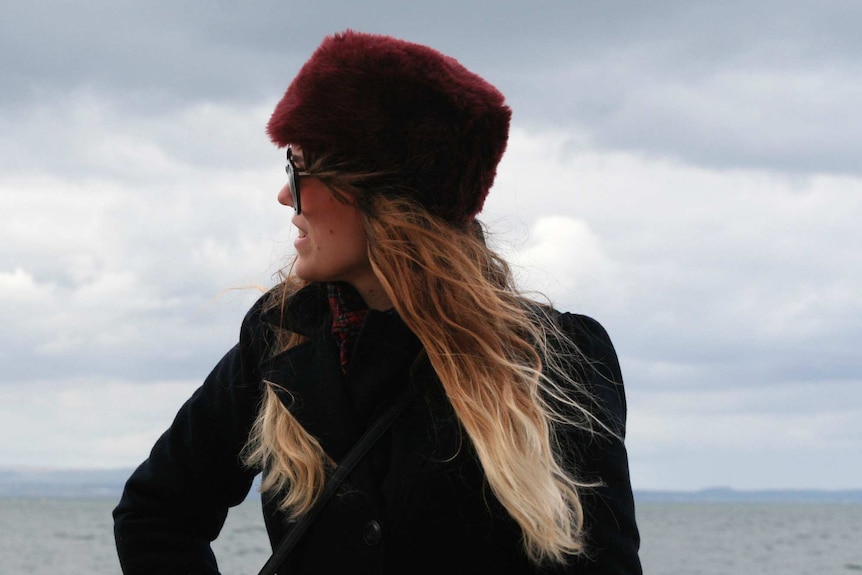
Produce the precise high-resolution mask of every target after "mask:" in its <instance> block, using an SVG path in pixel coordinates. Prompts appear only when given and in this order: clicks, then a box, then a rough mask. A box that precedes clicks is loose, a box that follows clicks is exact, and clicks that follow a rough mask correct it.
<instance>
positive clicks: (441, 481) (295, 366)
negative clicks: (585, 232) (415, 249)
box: [114, 285, 641, 575]
mask: <svg viewBox="0 0 862 575" xmlns="http://www.w3.org/2000/svg"><path fill="white" fill-rule="evenodd" d="M260 309H261V305H260V302H258V304H256V305H255V306H254V307H253V308H252V310H251V311H250V312H249V314H248V315H247V316H246V319H245V320H244V321H243V325H242V329H241V334H240V341H239V344H238V345H237V346H236V347H234V348H233V349H232V350H231V351H229V352H228V353H227V354H226V355H225V357H224V358H223V359H222V361H221V362H220V363H219V364H218V365H217V366H216V367H215V369H214V370H213V371H212V373H211V374H210V375H209V377H208V378H207V379H206V381H205V382H204V384H203V385H202V386H201V387H200V388H199V389H198V390H197V391H196V392H195V393H194V395H193V396H192V397H191V398H190V399H189V400H188V401H187V402H186V403H185V404H184V405H183V406H182V408H181V409H180V411H179V413H178V414H177V416H176V419H175V420H174V422H173V424H172V425H171V427H170V429H168V431H167V432H165V434H164V435H163V436H162V437H161V438H160V439H159V440H158V442H157V443H156V445H155V446H154V447H153V450H152V453H151V454H150V457H149V458H148V459H147V460H146V461H144V463H143V464H141V466H140V467H138V469H137V470H136V471H135V472H134V474H133V475H132V476H131V478H130V479H129V480H128V482H127V484H126V488H125V491H124V493H123V497H122V499H121V501H120V503H119V505H118V506H117V508H116V509H115V511H114V518H115V535H116V540H117V549H118V551H119V555H120V562H121V564H122V566H123V570H124V572H125V573H127V574H145V573H146V574H155V573H159V574H171V573H196V574H197V573H217V572H218V571H217V567H216V563H215V558H214V557H213V554H212V551H211V549H210V545H209V544H210V542H211V541H212V540H214V539H215V538H216V536H217V535H218V533H219V531H220V529H221V527H222V525H223V523H224V520H225V517H226V515H227V511H228V508H229V507H231V506H234V505H237V504H239V503H240V502H241V501H242V500H243V499H244V498H245V496H246V494H247V493H248V491H249V489H250V486H251V484H252V480H253V478H254V476H255V475H256V473H257V471H256V470H251V469H247V468H245V467H244V466H243V465H242V463H241V462H240V459H239V452H240V450H241V449H242V447H243V445H244V444H245V442H246V439H247V437H248V433H249V429H250V426H251V424H252V422H253V421H254V418H255V415H256V413H257V409H258V407H259V404H260V400H261V389H262V387H261V381H262V380H263V379H266V380H269V381H272V382H273V383H276V384H278V385H279V386H282V387H283V388H284V389H286V390H288V391H289V392H290V394H291V395H292V397H293V403H292V405H291V410H292V412H293V413H294V414H295V415H296V417H297V418H298V420H299V421H300V422H301V423H302V425H303V426H304V427H305V428H306V429H307V430H308V431H309V432H310V433H311V434H312V435H314V436H315V437H317V438H318V440H319V441H320V442H321V444H322V446H323V448H324V449H325V450H326V452H327V453H328V454H329V455H330V456H332V457H333V458H334V459H335V460H336V461H340V460H341V459H342V458H343V457H344V455H345V454H346V453H347V452H348V451H349V450H350V448H351V447H352V445H353V444H354V442H355V441H356V440H357V439H358V437H359V435H360V434H361V433H362V431H364V430H365V429H366V428H367V427H368V426H369V425H370V424H371V423H372V422H373V421H374V420H375V418H376V417H377V416H378V415H379V414H380V413H382V412H383V411H385V409H386V408H387V407H388V406H389V405H390V404H391V402H392V401H394V399H395V397H397V396H398V395H399V392H400V390H402V389H404V386H406V385H412V386H414V387H415V389H416V397H415V399H414V400H413V401H412V402H411V403H410V405H408V407H407V409H406V411H405V412H404V413H403V414H402V415H401V416H400V417H399V418H398V419H397V420H396V421H395V423H394V424H393V426H392V427H391V428H390V430H389V431H387V432H386V434H385V435H384V436H383V438H382V439H380V440H379V441H378V442H377V443H376V444H375V445H374V447H372V449H371V451H370V452H369V453H368V455H366V457H365V458H364V459H363V460H362V461H361V462H360V464H359V465H358V466H357V468H356V469H355V470H354V471H353V472H352V473H351V474H350V476H349V477H348V480H347V482H345V484H344V485H343V486H342V487H341V488H340V490H339V492H338V493H337V494H336V496H335V497H333V499H332V500H331V501H330V502H329V503H328V504H327V506H326V507H325V508H324V510H323V511H322V513H321V514H320V516H319V517H318V518H317V519H316V520H315V522H314V523H313V524H312V525H311V527H310V528H309V530H308V532H306V534H305V535H304V536H303V538H302V539H301V540H300V542H299V544H298V545H297V547H296V548H295V549H294V550H293V552H292V553H291V555H290V557H289V559H288V561H287V562H286V564H285V567H284V568H283V569H282V570H281V572H282V573H289V574H305V573H321V574H330V573H369V574H370V573H375V574H376V573H379V574H384V573H385V574H402V573H403V574H422V573H429V574H431V573H434V574H438V573H439V574H442V573H447V574H452V573H455V574H457V573H464V574H467V573H470V574H476V573H488V574H507V573H577V574H588V573H589V574H598V573H602V574H611V573H614V574H626V575H633V574H639V573H640V572H641V569H640V563H639V560H638V556H637V550H638V544H639V539H638V531H637V527H636V525H635V515H634V503H633V500H632V493H631V486H630V482H629V472H628V462H627V457H626V451H625V447H624V445H623V444H622V442H620V441H619V440H617V439H614V438H613V437H610V436H604V437H597V436H591V435H587V434H585V433H583V432H577V433H575V432H573V433H570V434H569V436H568V437H567V442H568V443H569V444H571V445H573V446H575V447H576V451H577V457H578V467H577V469H578V472H579V476H580V477H581V478H583V479H588V480H592V479H599V480H601V481H602V483H603V484H604V485H603V486H602V487H599V488H596V489H594V490H590V491H587V492H586V493H584V495H583V501H584V504H585V509H586V521H587V529H588V533H589V543H590V548H591V551H592V553H591V558H590V559H584V558H580V559H578V560H575V561H572V562H571V563H570V565H569V566H567V567H565V568H563V567H559V566H544V567H543V568H537V567H535V566H533V565H532V564H530V563H529V561H528V560H527V559H526V557H525V555H524V553H523V548H522V547H523V546H522V544H521V532H520V530H519V528H518V526H517V524H516V523H515V522H514V521H513V520H512V519H511V518H510V517H509V516H508V514H507V513H506V511H505V509H504V508H503V507H502V505H501V504H500V503H499V502H498V501H497V499H496V498H495V497H494V495H493V493H492V492H491V490H490V489H489V488H488V486H487V483H486V481H485V479H484V474H483V472H482V469H481V466H480V465H479V463H478V460H477V458H476V457H475V454H474V452H473V450H472V447H471V445H470V442H469V441H468V440H467V439H466V435H465V434H463V432H462V429H461V427H460V425H459V424H458V421H457V419H456V418H455V415H454V412H453V410H452V408H451V406H450V404H449V402H448V401H447V399H446V396H445V394H444V393H443V390H442V387H441V385H440V383H439V381H438V379H437V378H436V376H435V374H434V372H433V370H432V369H431V366H430V363H428V361H427V359H424V360H422V359H420V360H419V361H418V362H416V364H415V365H414V360H415V359H416V357H417V355H418V354H419V351H420V350H421V346H420V344H419V342H418V340H417V339H416V337H415V336H414V335H413V334H412V333H411V332H410V331H409V330H408V329H407V327H406V326H405V325H404V323H403V322H402V321H401V320H400V318H398V316H397V315H395V314H394V313H392V312H371V313H369V315H368V318H367V319H366V321H365V324H364V325H363V328H362V332H361V333H360V336H359V338H358V340H357V343H356V346H355V348H354V351H353V356H352V357H351V360H350V369H349V370H348V374H347V375H346V376H343V375H342V372H341V368H340V364H339V360H338V350H337V346H336V344H335V342H334V340H333V338H332V336H331V335H330V333H329V324H330V318H329V309H328V306H327V303H326V297H325V291H324V290H322V289H321V288H320V287H319V286H316V285H312V286H310V287H309V288H306V289H304V290H302V291H301V292H299V294H297V296H295V297H294V299H293V300H292V301H291V302H290V305H289V306H288V313H287V314H285V315H286V318H285V320H284V321H286V322H287V327H289V328H290V329H291V330H293V331H297V332H299V333H302V334H305V335H307V336H309V340H308V341H307V342H306V343H303V344H301V345H299V346H297V347H295V348H292V349H290V350H288V351H286V352H283V353H281V354H278V355H276V356H274V357H270V356H271V353H270V349H271V346H272V345H273V342H274V336H273V331H272V328H271V324H272V323H273V322H278V321H280V318H274V317H268V316H266V315H265V314H262V313H261V311H260ZM559 317H560V324H561V325H562V327H563V328H564V330H565V331H566V332H567V333H568V334H569V335H570V337H572V338H573V339H574V341H575V342H576V344H577V345H578V346H579V348H580V349H581V351H582V352H583V353H584V354H585V356H586V357H587V358H588V359H589V360H590V361H589V362H584V363H583V367H581V368H580V369H581V370H582V373H580V374H578V377H579V379H581V380H582V381H585V382H586V383H587V384H588V385H589V387H590V389H591V391H592V392H593V393H594V394H595V396H596V397H597V398H598V400H599V401H600V402H601V404H602V407H603V409H602V410H600V411H599V416H600V417H601V419H602V420H603V421H604V422H605V423H607V424H608V425H609V426H610V427H611V428H612V429H614V430H616V431H617V432H618V434H619V435H621V436H622V435H623V434H624V433H625V409H626V404H625V395H624V392H623V387H622V378H621V376H620V371H619V365H618V362H617V358H616V354H615V352H614V349H613V347H612V345H611V342H610V340H609V339H608V337H607V334H606V333H605V331H604V329H603V328H602V327H601V326H600V325H599V324H598V323H596V322H595V321H594V320H592V319H589V318H587V317H584V316H578V315H572V314H561V315H560V316H559ZM411 366H412V367H413V371H412V372H411V371H410V368H411ZM410 373H412V374H413V375H412V377H411V376H410V375H409V374H410ZM285 399H286V400H287V398H286V397H285ZM264 515H265V521H266V526H267V531H268V533H269V536H270V540H271V542H272V544H273V545H276V544H277V543H278V541H279V540H280V539H281V537H282V536H283V534H284V533H285V532H286V528H287V524H286V523H285V521H284V517H283V515H282V514H280V513H279V512H278V511H277V510H275V509H274V507H273V505H271V504H270V502H269V501H268V499H267V498H265V499H264ZM254 567H259V566H254Z"/></svg>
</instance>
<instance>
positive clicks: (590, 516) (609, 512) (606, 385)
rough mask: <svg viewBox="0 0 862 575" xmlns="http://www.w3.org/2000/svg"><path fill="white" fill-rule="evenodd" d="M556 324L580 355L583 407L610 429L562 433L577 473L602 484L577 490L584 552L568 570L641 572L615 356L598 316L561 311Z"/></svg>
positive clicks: (622, 398)
mask: <svg viewBox="0 0 862 575" xmlns="http://www.w3.org/2000/svg"><path fill="white" fill-rule="evenodd" d="M560 324H561V326H562V327H563V329H564V331H565V332H566V333H567V334H568V335H569V337H570V338H571V339H572V340H573V341H574V342H575V344H576V345H577V346H578V348H579V350H580V351H581V353H582V354H583V356H584V358H583V359H582V362H581V363H580V365H579V366H578V368H577V370H578V371H579V373H578V374H577V375H578V379H579V380H580V381H583V382H584V383H586V384H587V390H588V391H589V392H590V393H591V394H592V396H593V405H592V406H591V405H590V404H588V405H587V407H588V408H590V409H591V411H592V412H593V414H594V415H595V416H596V417H597V418H598V419H599V420H600V421H601V422H602V424H603V425H605V426H607V427H608V428H609V429H610V430H611V431H612V432H613V434H611V433H608V431H606V430H603V429H601V428H599V427H598V426H596V428H595V433H588V432H583V431H578V432H575V433H573V434H572V435H571V436H570V437H567V438H566V439H567V442H571V447H572V449H573V452H574V453H575V454H576V455H575V461H576V473H577V476H578V478H579V479H581V480H586V481H599V482H601V486H599V487H596V488H593V489H586V490H582V492H581V494H582V503H583V505H584V515H585V523H586V529H587V544H588V550H589V554H588V557H586V558H581V559H579V560H578V561H577V562H576V564H575V566H576V568H575V569H573V570H572V572H573V573H578V574H587V573H588V574H615V575H617V574H619V575H640V574H641V573H642V571H641V565H640V560H639V558H638V548H639V546H640V536H639V534H638V528H637V524H636V522H635V507H634V499H633V496H632V488H631V481H630V479H629V466H628V455H627V453H626V448H625V444H624V442H623V439H624V438H625V433H626V397H625V390H624V388H623V379H622V374H621V372H620V366H619V361H618V359H617V355H616V352H615V350H614V347H613V344H612V343H611V340H610V338H609V337H608V334H607V332H606V331H605V329H604V328H603V327H602V326H601V325H600V324H599V323H598V322H597V321H595V320H593V319H591V318H589V317H586V316H581V315H574V314H562V315H561V316H560ZM615 436H616V437H615Z"/></svg>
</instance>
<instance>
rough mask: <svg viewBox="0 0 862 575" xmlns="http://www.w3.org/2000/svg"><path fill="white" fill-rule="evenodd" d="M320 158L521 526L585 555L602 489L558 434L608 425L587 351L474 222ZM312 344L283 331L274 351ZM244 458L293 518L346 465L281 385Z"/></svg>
mask: <svg viewBox="0 0 862 575" xmlns="http://www.w3.org/2000/svg"><path fill="white" fill-rule="evenodd" d="M318 164H319V162H316V163H314V164H312V165H311V166H310V167H309V171H310V172H312V173H313V174H314V175H315V177H318V178H320V179H321V180H323V181H324V182H325V183H327V184H328V185H329V186H330V189H331V190H332V191H333V193H334V194H335V195H336V197H339V198H340V199H342V200H343V201H349V202H351V203H353V204H354V205H356V206H357V207H358V208H359V209H360V210H361V212H362V214H363V217H364V225H365V231H366V234H367V240H368V259H369V261H370V263H371V267H372V269H373V271H374V274H375V275H376V276H377V278H378V279H379V280H380V283H381V284H382V286H383V288H384V290H385V291H386V294H387V295H388V296H389V299H390V301H391V302H392V304H393V306H394V308H395V310H396V311H397V312H398V314H399V315H400V317H401V318H402V319H403V321H404V322H405V324H406V325H407V326H408V327H409V328H410V329H411V330H412V331H413V333H414V334H416V336H417V337H418V338H419V340H420V341H421V343H422V345H423V346H424V350H425V352H426V353H427V356H428V359H429V360H430V363H431V365H432V367H433V369H434V371H435V372H436V374H437V377H438V378H439V380H440V382H441V384H442V387H443V389H444V391H445V393H446V396H447V397H448V400H449V402H450V403H451V405H452V407H453V408H454V412H455V414H456V415H457V418H458V420H459V422H460V424H461V426H462V428H463V430H464V431H465V432H466V434H467V436H468V437H469V440H470V442H471V444H472V447H473V449H474V450H475V453H476V455H477V457H478V458H479V461H480V463H481V465H482V469H483V470H484V473H485V476H486V478H487V482H488V485H489V486H490V487H491V489H492V490H493V492H494V494H495V496H496V497H497V499H498V500H499V501H500V503H501V504H502V505H503V506H504V507H505V509H506V510H507V511H508V513H509V514H510V515H511V516H512V517H513V518H514V520H515V521H516V522H517V523H518V524H519V526H520V527H521V530H522V533H523V541H524V545H525V551H526V553H527V555H528V556H529V557H530V559H531V560H532V561H534V562H535V563H541V562H544V561H551V562H559V563H562V562H565V560H566V556H568V555H578V554H583V553H585V552H586V548H585V542H584V540H585V532H584V531H585V530H584V514H583V509H582V505H581V498H580V492H581V490H582V489H583V488H585V487H592V486H594V485H595V484H592V483H586V482H584V481H581V480H580V479H579V478H578V477H577V474H576V471H575V470H573V469H572V467H573V465H572V460H571V458H570V457H568V456H567V455H566V453H565V450H564V449H562V447H561V443H560V442H559V441H558V432H559V431H561V430H563V428H564V427H566V426H575V427H578V428H582V429H584V430H587V431H592V428H593V426H594V424H595V423H597V421H598V420H597V419H596V418H595V417H594V416H593V415H592V410H590V409H587V408H586V406H585V405H584V404H585V403H586V402H587V400H586V399H585V398H588V397H589V394H588V392H587V391H586V389H585V388H584V386H583V385H582V383H581V382H579V381H576V380H575V379H574V378H573V375H572V374H573V372H575V371H576V370H573V369H572V364H573V362H578V361H580V358H579V357H578V352H577V349H576V348H575V347H574V345H573V344H572V343H571V342H569V340H568V338H567V337H566V336H565V334H563V333H562V332H561V330H560V329H559V327H557V325H556V322H555V321H554V320H553V318H552V317H551V316H550V313H551V312H550V310H549V308H547V307H545V306H541V305H538V304H537V303H536V302H534V301H532V300H530V299H528V298H526V297H525V296H523V295H520V294H519V292H518V291H517V290H516V289H515V286H514V281H513V277H512V274H511V272H510V269H509V266H508V265H507V263H506V262H505V261H504V260H503V259H502V258H501V257H500V256H498V255H497V254H495V253H494V252H493V251H492V250H491V249H489V248H488V246H487V245H486V243H485V241H484V239H483V237H482V234H481V233H477V230H476V229H475V228H472V227H469V226H468V227H467V228H457V227H453V226H452V225H450V224H448V223H446V222H444V221H442V220H440V219H438V218H436V217H434V216H432V215H430V214H429V213H428V212H427V211H426V210H424V209H423V208H422V207H421V206H419V205H417V204H416V203H415V202H412V201H410V200H409V199H406V198H405V196H404V195H403V194H401V195H394V194H386V193H374V194H366V193H363V188H364V187H365V186H364V185H363V181H362V179H361V178H358V177H356V176H351V177H349V178H345V177H344V176H343V175H341V174H338V173H337V172H324V171H320V169H319V165H318ZM315 170H317V171H315ZM369 179H370V178H369ZM366 189H367V188H366ZM281 280H282V281H281V283H280V286H279V289H280V297H274V298H272V300H271V301H272V305H274V306H283V305H284V302H286V301H287V300H288V299H289V298H290V296H291V295H292V294H293V293H295V292H296V291H297V290H298V289H300V288H301V287H302V286H303V285H304V283H305V282H303V281H302V280H299V279H298V278H296V277H295V276H293V275H292V274H291V273H290V268H288V270H286V271H284V272H282V276H281ZM301 341H302V337H301V336H299V335H298V334H294V333H289V332H284V333H282V334H281V339H280V344H279V346H278V347H279V348H280V349H277V350H275V351H276V352H279V351H282V350H284V349H287V348H289V347H291V346H294V345H297V344H298V343H300V342H301ZM576 398H578V399H576ZM244 456H245V461H246V463H247V464H248V465H250V466H253V467H256V468H258V469H260V468H264V469H266V473H265V474H264V479H263V483H262V485H261V490H262V491H263V492H265V493H270V494H272V495H273V496H278V497H279V500H278V505H279V507H280V508H281V509H282V510H283V511H284V512H285V513H287V514H288V515H289V516H291V517H297V516H300V515H302V514H303V513H305V512H306V511H308V510H309V508H310V507H311V506H312V505H313V504H314V502H315V501H316V499H317V497H318V496H319V495H320V493H321V491H322V489H323V485H324V483H325V480H326V476H327V470H328V468H329V467H331V466H332V465H333V462H332V460H331V459H330V458H329V457H328V456H327V454H326V453H325V452H324V451H323V449H322V448H321V446H320V443H319V442H318V441H317V440H316V439H315V438H314V437H312V436H311V435H310V434H309V433H307V432H306V431H305V429H304V428H303V427H302V426H301V425H300V424H299V422H298V421H297V420H296V419H295V417H294V416H293V415H292V414H291V413H290V410H289V409H288V408H287V407H286V406H285V405H284V403H283V402H282V400H281V399H280V398H279V397H278V395H276V389H275V388H274V384H272V383H269V382H267V385H266V390H265V395H264V400H263V404H262V407H261V409H260V412H259V415H258V418H257V420H256V422H255V425H254V428H253V430H252V434H251V436H250V439H249V442H248V444H247V446H246V449H245V452H244Z"/></svg>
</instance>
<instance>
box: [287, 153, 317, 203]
mask: <svg viewBox="0 0 862 575" xmlns="http://www.w3.org/2000/svg"><path fill="white" fill-rule="evenodd" d="M299 158H300V161H301V156H299ZM293 159H294V155H293V149H292V148H291V147H290V146H288V147H287V164H285V166H284V171H285V172H286V173H287V187H288V188H290V199H291V200H293V209H294V211H295V212H296V215H299V214H301V213H302V200H301V199H300V198H301V196H300V195H299V176H310V175H311V174H310V173H308V172H306V171H304V170H300V169H299V167H297V165H296V162H294V160H293Z"/></svg>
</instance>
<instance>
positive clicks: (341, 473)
mask: <svg viewBox="0 0 862 575" xmlns="http://www.w3.org/2000/svg"><path fill="white" fill-rule="evenodd" d="M414 393H415V392H414V389H413V386H412V385H408V386H407V389H406V390H405V391H404V393H402V394H401V397H399V398H398V400H397V401H396V402H395V403H394V404H393V405H392V407H390V408H389V409H388V410H387V411H386V412H385V413H384V414H383V415H381V416H380V417H379V418H378V419H377V421H375V422H374V425H372V426H371V427H370V428H368V430H367V431H366V432H365V433H364V434H363V435H362V437H360V438H359V441H357V442H356V444H355V445H354V446H353V448H351V450H350V452H349V453H348V454H347V456H346V457H345V458H344V460H343V461H342V462H341V464H340V465H339V466H338V467H336V468H335V472H334V473H333V474H332V476H330V478H329V479H327V480H326V484H325V485H324V486H323V493H321V494H320V498H319V499H318V500H317V501H316V502H315V504H314V505H313V506H312V507H311V509H309V510H308V512H307V513H306V514H305V515H303V516H302V517H301V518H300V519H299V521H297V522H296V523H295V524H294V526H293V528H292V529H291V530H290V531H288V532H287V534H286V535H285V536H284V537H283V538H282V540H281V542H279V544H278V547H277V548H276V549H275V551H273V553H272V556H270V558H269V560H268V561H267V562H266V563H265V564H264V566H263V568H262V569H261V570H260V572H259V573H258V575H275V572H276V570H277V569H278V568H279V567H280V566H281V564H282V563H283V562H284V560H285V559H286V558H287V555H288V553H290V550H291V549H293V547H294V546H295V545H296V542H297V541H299V538H300V537H302V534H303V533H305V531H306V529H308V527H309V525H311V523H312V522H313V521H314V519H315V518H316V517H317V515H318V514H319V513H320V511H321V509H322V508H323V507H324V505H326V502H327V501H329V499H330V498H331V497H332V495H333V494H334V493H335V491H336V490H337V489H338V486H339V485H341V483H342V482H343V481H344V479H345V478H346V477H347V476H348V475H349V474H350V472H351V471H353V468H354V467H356V464H357V463H359V461H360V460H361V459H362V457H363V456H364V455H365V454H366V453H367V452H368V450H369V449H370V448H371V446H372V445H374V443H375V442H376V441H377V440H378V439H380V436H382V435H383V433H384V432H385V431H386V430H387V429H388V428H389V426H391V425H392V423H393V422H394V421H395V420H396V419H397V418H398V416H399V415H401V412H402V411H404V409H405V408H406V407H407V404H409V403H410V400H411V399H413V395H414Z"/></svg>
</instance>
